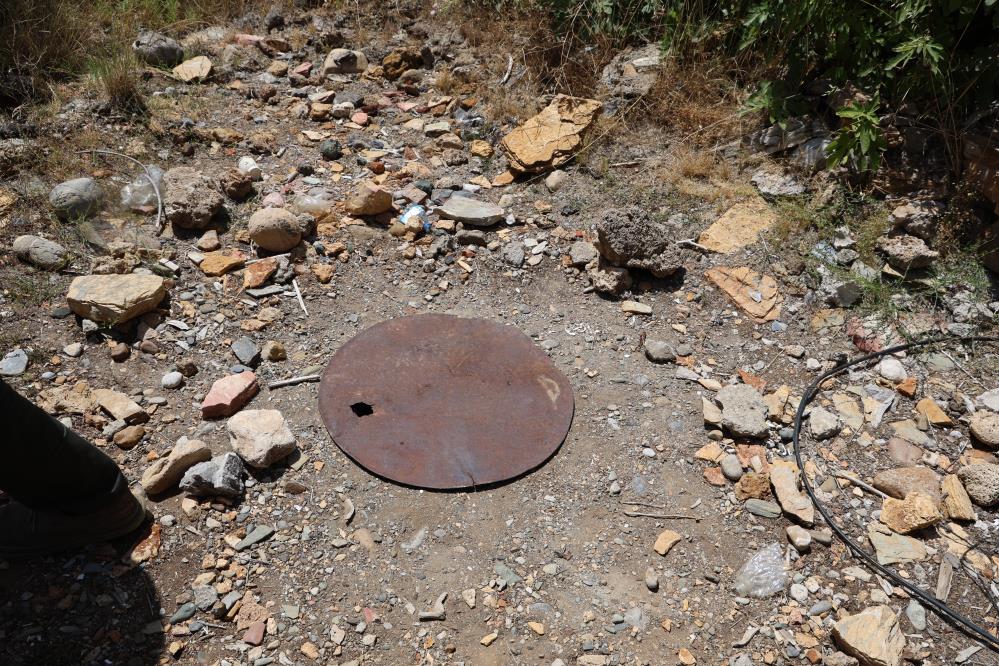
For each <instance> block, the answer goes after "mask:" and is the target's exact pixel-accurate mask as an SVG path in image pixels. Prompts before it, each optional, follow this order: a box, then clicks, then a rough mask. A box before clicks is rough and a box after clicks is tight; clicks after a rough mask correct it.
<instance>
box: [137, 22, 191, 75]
mask: <svg viewBox="0 0 999 666" xmlns="http://www.w3.org/2000/svg"><path fill="white" fill-rule="evenodd" d="M132 51H134V52H135V57H136V58H138V59H139V61H141V62H144V63H146V64H147V65H152V66H153V67H173V66H174V65H178V64H180V62H181V61H182V60H183V59H184V49H183V47H181V45H180V44H179V43H177V40H175V39H173V38H171V37H167V36H166V35H162V34H160V33H158V32H153V31H151V30H143V31H141V32H140V33H139V37H138V38H137V39H136V40H135V41H134V42H132Z"/></svg>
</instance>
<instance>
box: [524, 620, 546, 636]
mask: <svg viewBox="0 0 999 666" xmlns="http://www.w3.org/2000/svg"><path fill="white" fill-rule="evenodd" d="M527 626H528V627H530V629H531V631H533V632H534V633H535V634H537V635H538V636H544V635H545V625H543V624H541V623H540V622H528V623H527Z"/></svg>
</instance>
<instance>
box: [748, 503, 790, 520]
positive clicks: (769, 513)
mask: <svg viewBox="0 0 999 666" xmlns="http://www.w3.org/2000/svg"><path fill="white" fill-rule="evenodd" d="M742 506H743V507H744V508H745V509H746V511H748V512H749V513H751V514H753V515H754V516H759V517H760V518H771V519H773V518H780V516H781V510H780V505H779V504H776V503H775V502H769V501H767V500H762V499H756V498H751V499H748V500H746V503H745V504H743V505H742Z"/></svg>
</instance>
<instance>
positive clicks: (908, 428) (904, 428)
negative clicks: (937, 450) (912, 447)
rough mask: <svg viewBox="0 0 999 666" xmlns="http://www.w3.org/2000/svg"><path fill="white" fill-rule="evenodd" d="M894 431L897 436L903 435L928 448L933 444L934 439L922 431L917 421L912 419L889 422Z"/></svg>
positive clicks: (904, 437)
mask: <svg viewBox="0 0 999 666" xmlns="http://www.w3.org/2000/svg"><path fill="white" fill-rule="evenodd" d="M888 425H889V427H891V429H892V431H893V432H894V433H895V436H896V437H901V438H902V439H905V440H908V441H910V442H912V443H913V444H916V445H917V446H921V447H923V448H927V447H930V446H932V445H933V440H931V439H930V438H929V437H928V436H927V435H926V434H925V433H924V432H923V431H921V430H920V429H919V428H918V427H917V426H916V422H915V421H913V420H912V419H905V420H904V421H895V422H893V423H889V424H888Z"/></svg>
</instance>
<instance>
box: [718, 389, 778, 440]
mask: <svg viewBox="0 0 999 666" xmlns="http://www.w3.org/2000/svg"><path fill="white" fill-rule="evenodd" d="M715 397H716V399H717V400H718V402H719V403H721V411H722V420H721V424H722V427H723V428H724V429H725V430H727V431H728V432H729V433H730V434H732V435H733V436H735V437H754V438H760V437H766V436H767V434H768V433H769V432H770V429H769V428H768V426H767V414H768V413H769V408H768V407H767V403H766V401H764V400H763V396H761V395H760V394H759V392H757V391H756V389H754V388H753V387H751V386H749V385H747V384H731V385H729V386H725V387H724V388H722V390H720V391H719V392H718V394H717V395H716V396H715Z"/></svg>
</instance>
